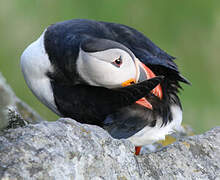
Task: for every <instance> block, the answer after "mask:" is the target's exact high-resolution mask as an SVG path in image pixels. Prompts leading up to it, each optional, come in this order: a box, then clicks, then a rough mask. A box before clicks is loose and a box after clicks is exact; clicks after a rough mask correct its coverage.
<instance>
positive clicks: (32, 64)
mask: <svg viewBox="0 0 220 180" xmlns="http://www.w3.org/2000/svg"><path fill="white" fill-rule="evenodd" d="M21 69H22V72H23V75H24V79H25V81H26V83H27V85H28V87H29V88H30V89H31V91H32V92H33V93H34V94H35V96H36V97H37V98H38V99H39V100H40V101H41V102H42V103H43V104H45V105H46V106H47V107H49V108H50V109H51V110H52V111H54V112H55V113H57V114H58V115H59V112H58V111H57V108H56V105H55V102H54V96H53V91H52V88H51V84H50V79H49V78H48V76H47V75H46V73H47V72H48V71H50V72H52V71H53V68H52V66H51V63H50V60H49V58H48V55H47V54H46V52H45V48H44V33H43V34H42V35H41V36H40V37H39V39H38V40H36V41H35V42H33V43H32V44H31V45H29V46H28V47H27V48H26V49H25V51H24V52H23V54H22V56H21Z"/></svg>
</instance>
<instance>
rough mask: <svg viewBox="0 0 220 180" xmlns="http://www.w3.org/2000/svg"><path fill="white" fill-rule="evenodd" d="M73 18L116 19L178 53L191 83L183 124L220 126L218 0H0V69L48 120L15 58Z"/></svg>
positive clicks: (184, 99)
mask: <svg viewBox="0 0 220 180" xmlns="http://www.w3.org/2000/svg"><path fill="white" fill-rule="evenodd" d="M73 18H86V19H95V20H102V21H110V22H117V23H121V24H126V25H128V26H131V27H134V28H136V29H138V30H139V31H141V32H143V33H144V34H145V35H146V36H148V37H149V38H150V39H151V40H152V41H153V42H155V43H156V44H157V45H158V46H159V47H161V48H162V49H164V50H165V51H166V52H168V53H170V54H171V55H173V56H175V57H177V60H176V63H177V64H178V66H179V69H180V70H181V72H182V73H183V75H185V77H187V78H188V79H189V80H190V81H191V82H192V86H186V85H183V87H184V91H182V92H181V94H180V97H181V100H182V103H183V108H184V114H183V122H184V124H189V125H191V126H192V127H193V128H194V129H195V130H196V133H201V132H203V131H205V130H208V129H210V128H211V127H214V126H217V125H220V121H219V117H220V108H219V107H220V95H219V91H220V83H219V69H220V62H219V60H220V1H219V0H209V1H201V0H193V1H192V0H184V1H178V0H169V1H164V0H157V1H155V0H139V1H134V0H1V1H0V41H1V43H0V71H1V72H2V73H3V75H4V76H5V77H6V78H7V81H8V82H9V84H10V85H11V86H12V88H13V89H14V91H15V93H16V94H17V95H18V96H19V97H20V98H21V99H23V100H24V101H25V102H27V103H28V104H29V105H30V106H32V107H33V108H34V109H35V110H36V111H37V112H38V113H39V114H41V115H42V116H43V117H45V118H46V119H48V120H56V119H57V116H56V115H54V114H53V113H52V112H50V110H48V109H47V108H46V107H45V106H44V105H42V104H41V103H40V102H39V101H38V100H37V99H36V98H35V97H34V96H33V95H32V93H31V91H30V90H29V89H28V88H27V86H26V84H25V82H24V79H23V76H22V74H21V70H20V66H19V61H20V59H19V58H20V55H21V53H22V51H23V50H24V49H25V47H26V46H28V45H29V44H30V43H31V42H32V41H34V40H36V39H37V38H38V37H39V36H40V34H41V33H42V32H43V30H44V29H45V28H46V27H47V26H48V25H50V24H53V23H55V22H58V21H63V20H68V19H73Z"/></svg>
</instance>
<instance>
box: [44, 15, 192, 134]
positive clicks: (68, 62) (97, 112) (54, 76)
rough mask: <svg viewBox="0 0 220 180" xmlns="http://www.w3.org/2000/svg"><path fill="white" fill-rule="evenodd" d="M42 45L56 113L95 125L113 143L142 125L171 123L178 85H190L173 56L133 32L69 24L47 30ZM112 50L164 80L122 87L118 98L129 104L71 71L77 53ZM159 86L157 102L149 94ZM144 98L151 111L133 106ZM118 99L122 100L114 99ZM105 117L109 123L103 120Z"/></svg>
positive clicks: (118, 27) (75, 22) (93, 23)
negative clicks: (50, 68) (159, 119)
mask: <svg viewBox="0 0 220 180" xmlns="http://www.w3.org/2000/svg"><path fill="white" fill-rule="evenodd" d="M102 40H105V41H103V42H106V43H105V44H104V43H103V42H102ZM106 40H107V41H106ZM44 44H45V49H46V52H47V54H48V56H49V60H50V61H51V64H52V65H53V67H54V69H55V71H53V72H47V75H48V77H50V80H51V85H52V89H53V93H54V98H55V103H56V105H57V108H58V110H59V111H60V113H61V114H62V115H63V116H64V117H72V118H74V119H76V120H78V121H80V122H83V123H89V124H96V125H100V126H102V127H104V128H105V129H107V130H109V132H110V133H111V134H112V135H113V136H114V137H116V138H122V137H123V138H127V137H129V136H131V135H133V134H135V133H136V132H138V131H139V130H141V129H142V128H143V127H145V126H151V127H153V126H155V124H156V119H157V117H158V116H160V117H162V120H163V125H166V124H167V123H168V122H171V121H172V114H171V111H170V106H171V104H176V105H178V106H180V107H181V103H180V101H179V98H178V96H177V93H178V89H179V88H180V87H181V86H180V84H179V82H184V83H187V84H189V81H188V80H186V79H185V78H184V77H183V76H182V75H181V74H180V72H179V70H178V67H177V65H176V64H175V62H174V59H175V58H174V57H172V56H170V55H168V54H167V53H166V52H164V51H163V50H161V49H160V48H159V47H157V46H156V45H155V44H154V43H153V42H152V41H151V40H149V39H148V38H147V37H145V36H144V35H143V34H142V33H140V32H138V31H137V30H135V29H133V28H130V27H128V26H125V25H121V24H116V23H107V22H98V21H93V20H83V19H75V20H69V21H64V22H60V23H57V24H54V25H51V26H50V27H48V29H47V30H46V32H45V37H44ZM114 46H117V47H118V48H122V49H124V50H126V51H127V52H128V53H130V51H131V52H132V53H133V54H134V55H135V57H137V58H138V59H139V60H140V61H141V62H142V63H144V64H145V65H147V66H148V67H149V68H150V69H151V70H152V71H153V72H154V73H155V74H156V75H157V76H164V80H163V81H162V79H163V78H161V77H159V78H156V79H154V80H151V81H149V82H148V81H146V82H143V83H142V84H144V83H145V86H142V87H141V88H140V86H138V84H135V85H132V86H131V87H130V86H129V87H126V88H121V89H124V90H123V93H127V94H129V97H130V98H131V99H129V100H128V99H125V98H124V97H125V96H124V95H122V94H120V93H121V91H120V90H118V89H114V90H111V89H107V88H103V87H93V86H89V85H88V84H87V83H86V82H85V81H84V80H83V79H82V78H81V77H80V75H79V73H78V72H77V70H76V59H77V57H78V54H79V50H80V48H82V49H83V50H84V51H87V52H96V51H102V50H105V49H108V48H113V47H114ZM132 53H131V54H132ZM158 83H161V86H162V90H163V98H162V100H160V99H159V98H158V97H156V96H154V95H153V94H152V93H150V91H151V90H152V89H153V87H155V86H156V85H157V84H158ZM149 84H151V86H149ZM146 85H147V86H146ZM146 87H148V88H146ZM132 88H133V89H132ZM144 88H145V89H144ZM119 89H120V88H119ZM126 89H127V90H128V89H129V90H128V91H126ZM142 90H144V91H145V94H143V91H142ZM131 92H135V93H133V94H132V93H131ZM146 92H148V93H146ZM143 96H145V97H146V98H147V99H148V101H149V102H150V103H151V104H152V106H153V110H150V109H146V108H144V107H141V106H139V105H137V104H132V103H134V102H135V101H136V100H137V99H138V98H141V97H143ZM119 97H120V98H122V99H123V98H124V99H123V100H119V99H120V98H119ZM120 103H121V104H120ZM133 110H135V112H136V113H135V114H129V111H133ZM125 112H126V113H125ZM127 112H128V113H127ZM109 114H111V116H112V117H113V118H112V119H111V120H110V121H108V120H107V121H105V118H106V116H107V115H109ZM126 124H128V125H126ZM115 131H117V132H118V131H120V133H117V132H115Z"/></svg>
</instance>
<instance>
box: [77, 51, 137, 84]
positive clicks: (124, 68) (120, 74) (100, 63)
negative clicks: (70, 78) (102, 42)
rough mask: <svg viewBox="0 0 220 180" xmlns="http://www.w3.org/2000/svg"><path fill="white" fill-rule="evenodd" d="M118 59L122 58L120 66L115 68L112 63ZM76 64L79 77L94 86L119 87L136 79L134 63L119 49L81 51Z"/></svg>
mask: <svg viewBox="0 0 220 180" xmlns="http://www.w3.org/2000/svg"><path fill="white" fill-rule="evenodd" d="M119 57H121V58H122V65H121V66H120V67H116V66H115V65H113V64H112V62H113V61H114V60H116V59H117V58H119ZM76 64H77V70H78V73H79V74H80V76H81V77H82V78H83V79H84V80H85V81H86V82H88V84H90V85H94V86H103V87H107V88H114V87H121V84H122V83H123V82H125V81H127V80H129V79H131V78H133V79H136V76H137V69H136V65H135V62H134V61H133V59H132V58H131V57H130V56H129V54H128V53H126V52H125V51H123V50H120V49H110V50H106V51H101V52H96V53H87V52H84V51H83V50H82V49H81V50H80V52H79V56H78V59H77V62H76Z"/></svg>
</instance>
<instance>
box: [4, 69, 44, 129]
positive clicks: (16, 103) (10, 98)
mask: <svg viewBox="0 0 220 180" xmlns="http://www.w3.org/2000/svg"><path fill="white" fill-rule="evenodd" d="M11 112H14V113H19V114H20V115H21V117H22V118H23V119H25V120H26V121H27V122H29V123H36V122H40V121H42V118H41V117H40V116H39V115H38V114H37V113H36V112H34V111H33V110H32V109H31V108H30V107H29V106H28V105H27V104H25V103H24V102H22V101H21V100H20V99H19V98H17V97H16V96H15V94H14V92H13V91H12V89H11V88H10V86H9V85H8V84H7V83H6V81H5V79H4V78H3V76H2V75H1V73H0V130H1V129H3V128H6V127H7V126H8V125H9V123H10V121H11V120H12V119H13V116H11V115H12V114H11Z"/></svg>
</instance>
